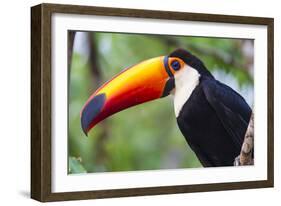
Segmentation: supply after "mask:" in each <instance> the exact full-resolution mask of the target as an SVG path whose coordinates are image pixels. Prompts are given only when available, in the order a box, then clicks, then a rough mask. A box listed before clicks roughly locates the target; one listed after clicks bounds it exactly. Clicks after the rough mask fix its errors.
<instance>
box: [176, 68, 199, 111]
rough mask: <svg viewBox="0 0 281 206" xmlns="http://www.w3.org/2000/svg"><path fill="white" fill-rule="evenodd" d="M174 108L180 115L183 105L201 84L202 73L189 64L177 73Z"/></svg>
mask: <svg viewBox="0 0 281 206" xmlns="http://www.w3.org/2000/svg"><path fill="white" fill-rule="evenodd" d="M174 78H175V91H174V110H175V114H176V117H178V115H179V113H180V111H181V109H182V107H183V105H184V104H185V103H186V102H187V100H188V99H189V97H190V95H191V94H192V92H193V90H194V89H195V87H196V86H197V85H198V84H199V78H200V74H199V73H198V71H197V70H196V69H194V68H192V67H190V66H188V65H185V67H184V68H182V69H181V70H180V71H178V72H177V73H175V75H174Z"/></svg>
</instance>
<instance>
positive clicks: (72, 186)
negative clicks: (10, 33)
mask: <svg viewBox="0 0 281 206" xmlns="http://www.w3.org/2000/svg"><path fill="white" fill-rule="evenodd" d="M31 75H32V76H31V80H32V81H31V93H32V95H31V96H32V97H31V110H32V113H31V117H32V118H31V119H32V120H31V125H32V126H31V197H32V198H34V199H36V200H39V201H43V202H45V201H60V200H78V199H90V198H107V197H122V196H136V195H158V194H171V193H186V192H201V191H217V190H231V189H250V188H264V187H273V177H274V175H273V154H274V151H273V19H271V18H261V17H242V16H228V15H213V14H197V13H182V12H169V11H150V10H135V9H119V8H102V7H89V6H74V5H57V4H41V5H37V6H34V7H32V8H31ZM254 136H255V137H254Z"/></svg>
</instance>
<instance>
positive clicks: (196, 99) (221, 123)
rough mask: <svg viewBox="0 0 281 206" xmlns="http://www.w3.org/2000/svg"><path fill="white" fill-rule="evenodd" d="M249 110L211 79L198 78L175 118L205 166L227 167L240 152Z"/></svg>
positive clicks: (241, 100) (234, 95)
mask: <svg viewBox="0 0 281 206" xmlns="http://www.w3.org/2000/svg"><path fill="white" fill-rule="evenodd" d="M250 115H251V109H250V108H249V107H248V105H247V104H246V103H245V101H244V100H243V99H242V97H241V96H240V95H239V94H237V93H236V92H235V91H233V90H232V89H231V88H229V87H227V86H226V85H223V84H221V83H220V82H218V81H216V80H215V79H213V78H204V77H203V78H201V79H200V83H199V85H198V86H197V87H196V88H195V89H194V90H193V92H192V94H191V96H190V98H189V99H188V101H187V102H186V103H185V104H184V105H183V108H182V110H181V112H180V113H179V116H178V117H177V122H178V126H179V128H180V130H181V132H182V134H183V135H184V136H185V138H186V140H187V142H188V144H189V145H190V147H191V148H192V150H193V151H194V152H195V153H196V155H197V157H198V158H199V160H200V162H201V163H202V164H203V165H204V166H205V167H207V166H231V165H233V160H234V159H235V157H237V156H238V155H239V153H240V150H241V145H242V143H243V139H244V134H245V131H246V128H247V126H248V121H249V118H250Z"/></svg>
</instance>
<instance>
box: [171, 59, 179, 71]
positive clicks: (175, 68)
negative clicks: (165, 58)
mask: <svg viewBox="0 0 281 206" xmlns="http://www.w3.org/2000/svg"><path fill="white" fill-rule="evenodd" d="M171 66H172V68H173V69H174V70H175V71H177V70H179V69H180V67H181V65H180V63H179V61H178V60H174V61H173V62H172V63H171Z"/></svg>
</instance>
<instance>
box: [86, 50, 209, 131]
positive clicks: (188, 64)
mask: <svg viewBox="0 0 281 206" xmlns="http://www.w3.org/2000/svg"><path fill="white" fill-rule="evenodd" d="M200 75H208V76H211V74H210V73H209V72H208V70H207V69H206V68H205V67H204V65H203V63H202V62H201V61H200V60H199V59H198V58H196V57H195V56H193V55H192V54H190V53H189V52H187V51H185V50H183V49H177V50H175V51H174V52H172V53H171V54H170V55H168V56H160V57H155V58H152V59H148V60H146V61H143V62H140V63H138V64H136V65H134V66H132V67H129V68H127V69H125V70H124V71H122V72H121V73H119V74H118V75H116V76H115V77H113V78H112V79H111V80H109V81H108V82H106V83H105V84H103V85H102V86H101V87H100V88H99V89H97V90H96V91H95V92H94V93H93V94H92V95H91V96H90V98H89V99H88V100H87V102H86V103H85V105H84V107H83V109H82V111H81V124H82V129H83V131H84V133H85V134H87V133H88V132H89V130H90V129H91V128H93V127H94V126H95V125H96V124H97V123H99V122H100V121H102V120H103V119H105V118H107V117H108V116H110V115H113V114H114V113H117V112H119V111H121V110H124V109H126V108H129V107H132V106H134V105H138V104H141V103H144V102H148V101H151V100H154V99H158V98H161V97H165V96H167V95H169V94H170V93H171V92H172V91H175V92H173V93H178V94H179V92H177V90H179V91H180V90H181V88H184V85H190V84H189V83H192V82H193V81H198V78H199V76H200ZM184 82H187V84H185V83H184ZM193 84H194V83H193ZM179 99H181V98H179ZM178 101H182V100H178Z"/></svg>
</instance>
